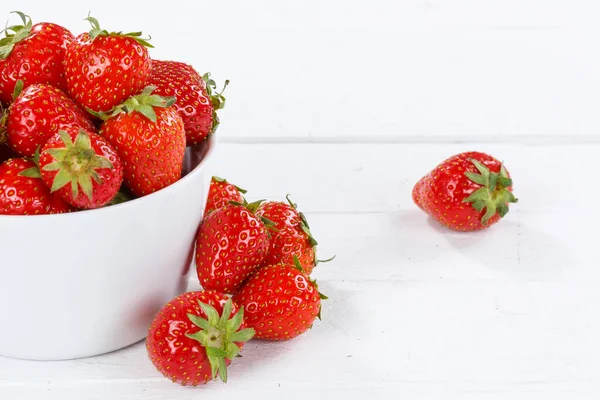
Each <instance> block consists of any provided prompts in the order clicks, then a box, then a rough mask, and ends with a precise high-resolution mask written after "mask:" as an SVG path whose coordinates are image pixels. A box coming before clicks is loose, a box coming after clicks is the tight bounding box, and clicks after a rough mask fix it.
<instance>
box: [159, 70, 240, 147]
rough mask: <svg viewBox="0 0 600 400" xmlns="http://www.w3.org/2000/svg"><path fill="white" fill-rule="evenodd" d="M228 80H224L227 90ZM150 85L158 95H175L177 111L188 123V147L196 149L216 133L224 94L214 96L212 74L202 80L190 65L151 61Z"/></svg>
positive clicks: (186, 125)
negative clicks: (218, 112)
mask: <svg viewBox="0 0 600 400" xmlns="http://www.w3.org/2000/svg"><path fill="white" fill-rule="evenodd" d="M228 83H229V81H225V87H226V86H227V84H228ZM148 84H149V85H153V86H156V90H155V93H156V94H159V95H161V96H175V97H176V98H177V101H176V102H175V108H176V109H177V112H178V113H179V115H181V118H182V119H183V123H184V124H185V132H186V137H187V145H188V146H194V145H196V144H198V143H200V142H201V141H202V140H204V139H206V138H207V137H208V135H209V134H211V133H214V132H215V130H216V128H217V125H218V124H219V119H218V117H217V110H218V109H221V108H223V107H224V106H225V98H224V97H223V95H222V93H223V90H225V87H223V90H222V91H221V92H220V93H215V94H213V91H214V90H215V88H216V84H215V82H214V81H213V80H212V79H210V74H205V75H204V77H200V75H199V74H198V72H196V70H194V68H193V67H192V66H191V65H188V64H184V63H182V62H178V61H161V60H152V72H151V74H150V80H149V81H148Z"/></svg>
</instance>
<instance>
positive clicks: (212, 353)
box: [146, 291, 254, 386]
mask: <svg viewBox="0 0 600 400" xmlns="http://www.w3.org/2000/svg"><path fill="white" fill-rule="evenodd" d="M232 315H233V316H232ZM230 316H232V317H231V318H230ZM253 335H254V330H253V329H251V328H246V326H245V324H244V309H243V308H240V307H238V306H237V305H236V304H235V303H234V302H233V301H232V300H231V298H227V297H226V296H224V295H222V294H220V293H217V292H213V291H196V292H188V293H184V294H182V295H180V296H177V297H176V298H174V299H173V300H171V301H170V302H169V303H168V304H166V305H165V306H164V307H163V308H162V309H161V310H160V311H159V312H158V314H157V315H156V317H155V318H154V321H153V322H152V324H151V326H150V329H149V331H148V338H147V340H146V349H147V351H148V356H149V357H150V360H151V361H152V363H153V364H154V366H155V367H156V369H157V370H158V371H159V372H160V373H162V374H163V375H164V376H166V377H167V378H169V379H171V380H172V381H173V382H178V383H180V384H182V385H184V386H185V385H192V386H196V385H198V384H205V383H207V382H208V381H209V380H210V379H216V377H217V375H218V376H219V377H220V378H221V380H222V381H223V382H227V366H229V364H230V363H231V361H232V360H233V358H234V357H236V356H237V355H238V354H239V352H240V350H241V349H242V348H243V346H244V343H245V342H247V341H248V340H250V339H251V338H252V336H253Z"/></svg>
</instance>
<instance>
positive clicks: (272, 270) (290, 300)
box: [233, 258, 327, 340]
mask: <svg viewBox="0 0 600 400" xmlns="http://www.w3.org/2000/svg"><path fill="white" fill-rule="evenodd" d="M321 299H327V297H326V296H325V295H323V294H322V293H319V289H318V287H317V284H316V282H315V281H312V280H311V279H310V278H309V277H308V274H306V273H305V272H304V271H303V270H302V267H301V266H300V263H299V260H298V259H297V258H296V259H295V260H294V264H293V265H289V264H276V265H268V266H264V267H262V268H260V269H259V270H258V271H257V272H256V273H255V274H254V275H252V276H251V277H250V278H249V279H248V280H247V281H246V283H244V285H243V286H242V288H241V289H240V291H239V292H238V293H236V294H235V295H234V296H233V301H234V302H236V303H237V304H238V305H239V306H240V307H244V310H245V313H246V314H245V315H246V317H245V321H246V323H247V324H248V326H249V327H252V328H254V330H255V332H256V335H255V336H256V338H258V339H267V340H288V339H292V338H295V337H297V336H299V335H301V334H303V333H304V332H306V331H307V330H308V329H310V328H311V327H312V325H313V322H314V321H315V319H316V318H317V317H319V318H320V314H321Z"/></svg>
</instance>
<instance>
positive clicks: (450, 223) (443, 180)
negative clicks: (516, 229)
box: [412, 152, 517, 231]
mask: <svg viewBox="0 0 600 400" xmlns="http://www.w3.org/2000/svg"><path fill="white" fill-rule="evenodd" d="M512 185H513V183H512V180H511V178H510V175H509V173H508V171H507V170H506V168H504V166H503V165H502V164H501V163H500V161H498V160H496V159H495V158H494V157H492V156H490V155H488V154H484V153H479V152H466V153H460V154H457V155H455V156H452V157H450V158H448V159H447V160H445V161H443V162H442V163H441V164H439V165H438V166H437V167H435V168H434V169H433V170H432V171H431V172H430V173H429V174H427V175H426V176H424V177H423V178H422V179H421V180H420V181H419V182H417V184H416V185H415V187H414V188H413V191H412V196H413V201H414V202H415V204H417V205H418V206H419V207H420V208H421V209H422V210H423V211H425V212H426V213H427V214H428V215H430V216H431V217H432V218H433V219H435V220H437V221H438V222H440V223H441V224H442V225H445V226H446V227H448V228H450V229H452V230H456V231H476V230H480V229H484V228H488V227H490V226H491V225H493V224H495V223H497V222H498V221H499V220H500V218H501V217H503V216H505V215H506V213H508V203H516V202H517V199H516V198H515V197H514V196H513V194H512Z"/></svg>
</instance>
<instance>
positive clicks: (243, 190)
mask: <svg viewBox="0 0 600 400" xmlns="http://www.w3.org/2000/svg"><path fill="white" fill-rule="evenodd" d="M212 179H213V180H214V181H216V182H219V183H228V184H230V185H231V186H233V187H234V188H236V189H237V190H238V192H240V193H241V194H246V192H247V190H246V189H242V188H241V187H239V186H237V185H234V184H233V183H231V182H227V179H224V178H220V177H218V176H213V177H212Z"/></svg>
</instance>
